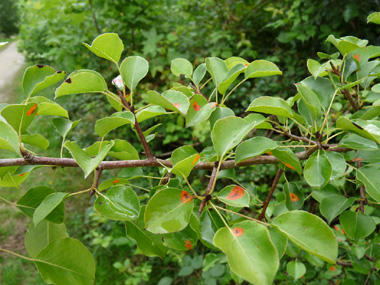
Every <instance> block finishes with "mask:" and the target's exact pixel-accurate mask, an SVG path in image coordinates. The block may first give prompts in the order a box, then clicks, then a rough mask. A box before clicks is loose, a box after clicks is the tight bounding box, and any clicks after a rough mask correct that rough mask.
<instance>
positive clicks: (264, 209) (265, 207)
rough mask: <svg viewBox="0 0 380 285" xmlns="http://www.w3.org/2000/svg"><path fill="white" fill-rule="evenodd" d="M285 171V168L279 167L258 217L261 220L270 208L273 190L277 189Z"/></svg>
mask: <svg viewBox="0 0 380 285" xmlns="http://www.w3.org/2000/svg"><path fill="white" fill-rule="evenodd" d="M283 172H284V170H283V169H282V168H280V169H278V171H277V174H276V177H275V178H274V180H273V183H272V187H271V188H270V191H269V193H268V196H267V198H266V199H265V201H264V205H263V210H262V211H261V214H260V216H259V217H258V218H257V219H258V220H259V221H261V220H262V219H263V218H264V217H265V212H266V210H267V208H268V205H269V202H270V200H271V199H272V196H273V192H274V190H275V189H276V186H277V184H278V181H279V180H280V177H281V175H282V173H283Z"/></svg>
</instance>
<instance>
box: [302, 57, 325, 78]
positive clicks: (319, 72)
mask: <svg viewBox="0 0 380 285" xmlns="http://www.w3.org/2000/svg"><path fill="white" fill-rule="evenodd" d="M307 69H308V70H309V72H310V73H311V75H313V77H314V79H317V77H318V76H321V77H322V76H326V75H327V72H326V66H325V64H323V65H322V64H320V63H319V62H318V61H316V60H314V59H308V60H307Z"/></svg>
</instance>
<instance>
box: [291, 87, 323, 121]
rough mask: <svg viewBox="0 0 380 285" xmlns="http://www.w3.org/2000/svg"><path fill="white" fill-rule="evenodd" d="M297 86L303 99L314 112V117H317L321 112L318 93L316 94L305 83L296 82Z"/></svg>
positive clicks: (310, 110)
mask: <svg viewBox="0 0 380 285" xmlns="http://www.w3.org/2000/svg"><path fill="white" fill-rule="evenodd" d="M296 87H297V90H298V92H299V94H300V95H301V100H302V101H303V103H304V104H305V105H306V107H307V109H308V110H309V112H310V113H311V114H312V116H313V119H314V120H315V119H317V118H318V116H319V114H320V112H321V101H320V100H319V98H318V96H317V94H315V93H314V92H313V91H312V90H311V89H310V88H309V87H308V86H305V85H304V84H301V83H300V84H296Z"/></svg>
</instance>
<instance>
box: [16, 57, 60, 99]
mask: <svg viewBox="0 0 380 285" xmlns="http://www.w3.org/2000/svg"><path fill="white" fill-rule="evenodd" d="M65 75H66V72H64V71H56V70H55V69H54V68H52V67H51V66H48V65H41V64H37V65H33V66H30V67H28V68H27V69H26V70H25V72H24V76H23V78H22V88H23V89H24V92H25V94H26V96H27V97H30V96H32V95H34V94H36V93H37V92H39V91H41V90H43V89H45V88H46V87H49V86H50V85H53V84H54V83H57V82H58V81H60V80H62V79H63V78H64V77H65Z"/></svg>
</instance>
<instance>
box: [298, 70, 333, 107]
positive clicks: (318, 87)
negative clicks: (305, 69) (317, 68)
mask: <svg viewBox="0 0 380 285" xmlns="http://www.w3.org/2000/svg"><path fill="white" fill-rule="evenodd" d="M329 68H330V66H329ZM299 85H300V86H299ZM296 86H297V88H300V89H298V90H299V91H302V93H301V94H300V96H301V97H302V98H303V99H306V100H310V101H307V102H306V103H312V102H313V103H312V104H315V105H316V106H315V108H316V109H319V107H318V104H320V105H321V106H322V108H323V109H324V110H327V109H328V108H329V106H330V103H331V100H332V98H333V97H334V94H335V87H334V85H333V84H332V83H331V81H330V80H329V79H326V78H321V77H319V78H317V79H314V78H312V77H308V78H306V79H304V80H302V81H301V82H299V84H298V85H296ZM303 87H305V88H303Z"/></svg>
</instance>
